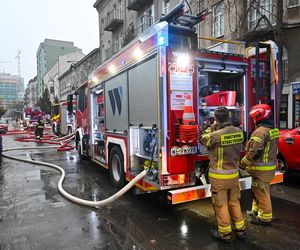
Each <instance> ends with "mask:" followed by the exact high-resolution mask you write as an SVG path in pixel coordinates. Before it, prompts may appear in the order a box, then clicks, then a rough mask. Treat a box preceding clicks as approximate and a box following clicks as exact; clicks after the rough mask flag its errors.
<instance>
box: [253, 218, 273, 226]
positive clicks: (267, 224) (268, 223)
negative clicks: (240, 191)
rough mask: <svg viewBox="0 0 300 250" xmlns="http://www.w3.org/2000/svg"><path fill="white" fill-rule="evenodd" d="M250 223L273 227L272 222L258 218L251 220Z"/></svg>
mask: <svg viewBox="0 0 300 250" xmlns="http://www.w3.org/2000/svg"><path fill="white" fill-rule="evenodd" d="M250 223H252V224H254V225H260V226H264V227H270V226H271V225H272V224H271V221H269V222H266V221H262V220H260V219H259V218H258V217H256V216H255V217H252V218H251V220H250Z"/></svg>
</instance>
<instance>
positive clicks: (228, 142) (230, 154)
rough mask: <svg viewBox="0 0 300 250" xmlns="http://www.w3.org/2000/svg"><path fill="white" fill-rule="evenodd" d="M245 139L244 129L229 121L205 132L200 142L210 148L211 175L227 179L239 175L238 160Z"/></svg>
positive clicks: (215, 177)
mask: <svg viewBox="0 0 300 250" xmlns="http://www.w3.org/2000/svg"><path fill="white" fill-rule="evenodd" d="M213 130H215V131H213ZM243 141H244V136H243V133H242V131H241V130H240V129H239V128H236V127H234V126H232V125H231V123H228V122H226V123H223V124H221V125H219V127H217V128H212V129H207V130H206V131H205V132H204V134H203V135H202V136H201V138H200V143H201V144H202V145H203V146H206V147H207V148H208V150H209V160H210V162H209V177H211V178H214V179H222V180H225V179H233V178H237V177H238V176H239V172H238V161H239V159H240V151H241V146H242V143H243Z"/></svg>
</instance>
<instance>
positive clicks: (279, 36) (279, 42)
mask: <svg viewBox="0 0 300 250" xmlns="http://www.w3.org/2000/svg"><path fill="white" fill-rule="evenodd" d="M276 7H277V10H276V16H277V19H276V29H275V30H276V32H275V34H276V37H275V42H276V45H277V47H278V58H277V60H278V84H277V94H278V102H277V105H276V106H277V107H276V112H277V114H278V115H277V126H278V127H279V125H280V103H281V96H282V90H283V67H282V55H283V45H282V43H283V41H282V40H283V1H282V0H277V1H276Z"/></svg>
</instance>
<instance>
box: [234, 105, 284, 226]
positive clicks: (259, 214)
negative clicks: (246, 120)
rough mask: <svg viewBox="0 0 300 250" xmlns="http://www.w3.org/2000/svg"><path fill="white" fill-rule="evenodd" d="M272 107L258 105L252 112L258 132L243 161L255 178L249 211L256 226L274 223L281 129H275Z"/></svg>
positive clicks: (249, 144)
mask: <svg viewBox="0 0 300 250" xmlns="http://www.w3.org/2000/svg"><path fill="white" fill-rule="evenodd" d="M271 113H272V111H271V108H270V106H269V105H267V104H258V105H255V106H253V107H252V109H251V110H250V113H249V115H250V117H251V118H252V119H253V120H254V122H255V125H256V129H255V131H254V132H253V133H252V135H251V137H250V139H249V141H248V143H247V146H246V154H245V156H244V157H243V158H242V159H241V161H240V163H239V164H240V167H241V168H243V169H246V170H247V172H248V173H249V174H250V175H251V176H252V187H251V189H252V192H253V196H254V197H253V202H252V209H251V211H249V212H248V214H249V215H250V216H251V220H250V222H251V223H252V224H257V225H263V226H270V225H271V220H272V204H271V197H270V189H269V185H270V181H271V180H272V179H273V178H274V176H275V168H276V162H277V159H276V157H277V145H278V138H279V130H278V129H277V128H274V125H273V122H272V121H271V120H270V119H269V118H270V116H271Z"/></svg>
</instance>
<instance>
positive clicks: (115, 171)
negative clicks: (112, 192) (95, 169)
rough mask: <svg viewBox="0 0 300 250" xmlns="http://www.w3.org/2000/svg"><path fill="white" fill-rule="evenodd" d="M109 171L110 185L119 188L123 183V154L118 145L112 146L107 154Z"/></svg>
mask: <svg viewBox="0 0 300 250" xmlns="http://www.w3.org/2000/svg"><path fill="white" fill-rule="evenodd" d="M109 173H110V179H111V182H112V185H113V186H114V187H117V188H121V187H123V186H124V184H125V173H124V156H123V153H122V151H121V149H120V147H118V146H113V147H112V148H111V151H110V154H109Z"/></svg>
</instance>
